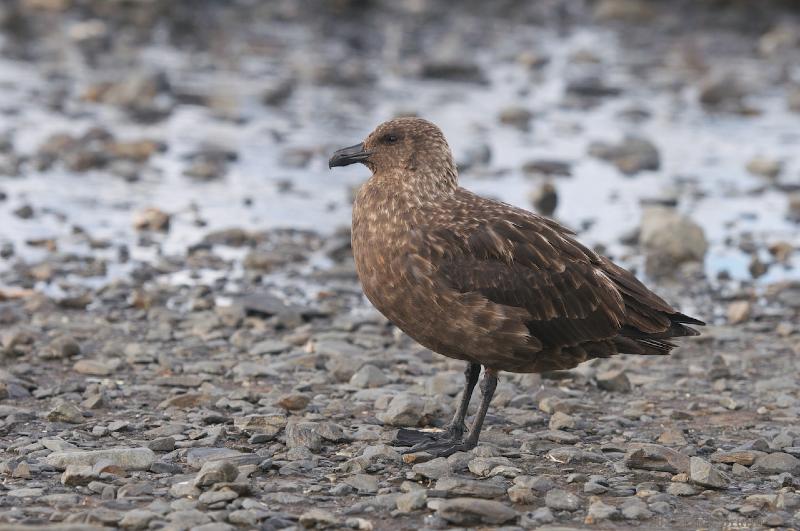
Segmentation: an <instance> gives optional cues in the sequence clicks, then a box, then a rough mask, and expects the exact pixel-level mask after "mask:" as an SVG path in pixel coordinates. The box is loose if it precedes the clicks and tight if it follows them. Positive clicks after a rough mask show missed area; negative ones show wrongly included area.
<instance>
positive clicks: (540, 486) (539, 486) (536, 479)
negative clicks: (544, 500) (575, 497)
mask: <svg viewBox="0 0 800 531" xmlns="http://www.w3.org/2000/svg"><path fill="white" fill-rule="evenodd" d="M514 484H515V485H519V486H521V487H525V488H528V489H532V490H535V491H537V492H540V493H545V492H547V491H549V490H551V489H554V488H555V487H556V484H555V482H554V481H553V480H552V479H550V478H548V477H545V476H517V477H515V478H514Z"/></svg>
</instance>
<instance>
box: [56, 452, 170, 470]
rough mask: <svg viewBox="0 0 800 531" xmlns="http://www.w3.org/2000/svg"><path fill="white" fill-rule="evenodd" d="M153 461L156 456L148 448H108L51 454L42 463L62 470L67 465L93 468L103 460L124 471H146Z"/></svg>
mask: <svg viewBox="0 0 800 531" xmlns="http://www.w3.org/2000/svg"><path fill="white" fill-rule="evenodd" d="M155 459H156V454H154V453H153V451H152V450H150V449H149V448H109V449H107V450H90V451H80V450H78V451H64V452H53V453H52V454H50V455H48V456H47V457H45V458H44V461H45V462H46V463H47V464H48V465H51V466H53V467H55V468H57V469H58V470H64V469H66V468H67V467H68V466H69V465H89V466H94V465H95V464H97V463H98V462H100V461H104V460H105V461H109V462H110V464H111V465H113V466H116V467H119V468H122V469H124V470H147V469H148V468H150V466H151V465H152V464H153V462H154V461H155Z"/></svg>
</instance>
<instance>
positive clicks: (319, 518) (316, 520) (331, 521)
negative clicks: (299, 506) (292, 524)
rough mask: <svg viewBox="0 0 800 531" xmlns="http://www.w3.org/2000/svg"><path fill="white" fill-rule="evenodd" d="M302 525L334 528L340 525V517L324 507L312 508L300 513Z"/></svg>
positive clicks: (315, 527)
mask: <svg viewBox="0 0 800 531" xmlns="http://www.w3.org/2000/svg"><path fill="white" fill-rule="evenodd" d="M299 522H300V525H301V526H302V527H303V528H305V529H334V528H338V527H339V521H338V519H337V518H336V517H335V516H334V515H333V514H331V513H329V512H328V511H325V510H323V509H310V510H308V511H306V512H304V513H303V514H301V515H300V519H299Z"/></svg>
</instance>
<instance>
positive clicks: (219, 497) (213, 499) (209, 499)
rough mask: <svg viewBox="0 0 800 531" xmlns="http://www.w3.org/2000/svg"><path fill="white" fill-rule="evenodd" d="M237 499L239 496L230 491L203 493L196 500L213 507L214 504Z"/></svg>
mask: <svg viewBox="0 0 800 531" xmlns="http://www.w3.org/2000/svg"><path fill="white" fill-rule="evenodd" d="M238 497H239V494H238V493H237V492H236V491H234V490H231V489H228V488H225V489H220V490H210V491H208V492H204V493H203V494H201V495H200V497H199V498H198V501H199V502H200V503H202V504H203V505H214V504H215V503H221V502H229V501H231V500H235V499H236V498H238Z"/></svg>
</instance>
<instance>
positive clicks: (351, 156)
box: [328, 143, 370, 168]
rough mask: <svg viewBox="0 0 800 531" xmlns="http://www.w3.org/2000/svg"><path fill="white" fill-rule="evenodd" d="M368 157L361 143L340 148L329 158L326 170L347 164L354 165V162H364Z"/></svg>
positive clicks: (368, 153)
mask: <svg viewBox="0 0 800 531" xmlns="http://www.w3.org/2000/svg"><path fill="white" fill-rule="evenodd" d="M369 156H370V152H369V151H367V150H365V149H364V144H363V143H361V144H356V145H355V146H350V147H346V148H342V149H340V150H339V151H336V152H335V153H334V154H333V156H331V158H330V160H329V161H328V168H335V167H337V166H347V165H349V164H355V163H356V162H364V161H365V160H367V157H369Z"/></svg>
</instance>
